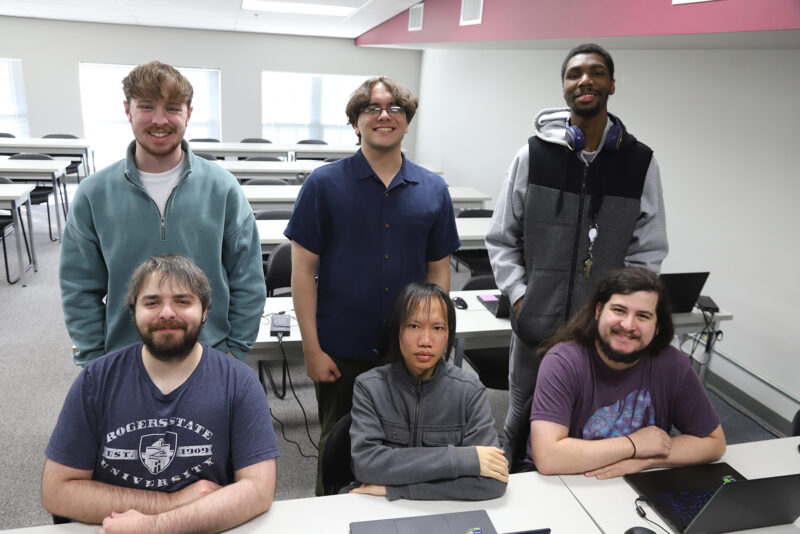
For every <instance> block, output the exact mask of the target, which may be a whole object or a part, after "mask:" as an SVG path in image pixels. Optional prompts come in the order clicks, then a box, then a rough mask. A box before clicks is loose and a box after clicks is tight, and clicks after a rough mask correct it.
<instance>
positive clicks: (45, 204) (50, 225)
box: [44, 195, 58, 241]
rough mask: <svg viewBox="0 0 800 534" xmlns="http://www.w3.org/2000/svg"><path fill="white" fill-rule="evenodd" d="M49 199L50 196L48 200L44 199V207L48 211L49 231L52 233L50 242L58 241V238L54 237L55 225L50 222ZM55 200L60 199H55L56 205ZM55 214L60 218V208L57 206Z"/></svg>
mask: <svg viewBox="0 0 800 534" xmlns="http://www.w3.org/2000/svg"><path fill="white" fill-rule="evenodd" d="M49 198H50V195H48V198H46V199H44V206H45V209H46V210H47V231H48V232H49V233H50V241H58V238H55V237H53V223H52V222H51V221H50V201H49V200H48V199H49ZM55 200H58V199H56V198H55V197H54V203H55ZM55 212H56V216H58V206H55Z"/></svg>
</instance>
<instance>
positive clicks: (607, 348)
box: [594, 320, 650, 364]
mask: <svg viewBox="0 0 800 534" xmlns="http://www.w3.org/2000/svg"><path fill="white" fill-rule="evenodd" d="M594 329H595V336H596V337H595V339H597V343H598V345H600V350H601V351H602V353H603V354H604V355H605V356H606V357H607V358H608V359H609V360H611V361H612V362H617V363H625V364H629V363H635V362H637V361H639V358H641V357H642V356H644V355H645V354H648V352H649V351H648V349H649V348H650V346H649V345H648V346H647V347H644V348H642V349H639V350H635V351H633V352H618V351H616V350H614V349H613V348H612V347H611V345H610V344H609V343H608V342H607V341H606V340H605V339H603V337H602V336H601V335H600V330H599V329H598V328H597V321H596V320H595V322H594Z"/></svg>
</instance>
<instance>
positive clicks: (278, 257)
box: [264, 241, 292, 297]
mask: <svg viewBox="0 0 800 534" xmlns="http://www.w3.org/2000/svg"><path fill="white" fill-rule="evenodd" d="M264 280H265V282H266V284H267V296H268V297H274V296H277V295H276V294H275V291H276V290H278V289H281V290H283V291H281V295H282V296H290V295H291V294H292V244H291V243H290V242H288V241H287V242H285V243H281V244H280V245H278V246H277V247H275V248H274V249H273V250H272V253H271V254H270V255H269V261H267V273H266V277H265V279H264ZM287 289H288V291H286V290H287Z"/></svg>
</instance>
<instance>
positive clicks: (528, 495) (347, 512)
mask: <svg viewBox="0 0 800 534" xmlns="http://www.w3.org/2000/svg"><path fill="white" fill-rule="evenodd" d="M278 469H280V459H278ZM480 509H483V510H486V512H487V513H488V514H489V518H490V519H491V520H492V523H493V524H494V526H495V527H496V528H497V531H498V532H501V533H503V532H513V531H520V530H530V529H534V528H545V527H547V528H550V529H552V532H553V534H574V533H581V534H584V533H587V534H588V533H594V532H600V531H599V530H598V529H597V527H596V526H595V525H594V523H593V522H592V520H591V518H590V517H589V516H588V515H587V514H586V512H584V511H583V509H582V508H581V506H580V504H579V503H578V501H576V500H575V498H574V497H573V496H572V495H571V494H570V492H569V491H568V490H567V488H566V486H565V485H564V484H563V483H562V482H561V480H560V479H559V478H558V477H545V476H542V475H540V474H539V473H520V474H516V475H511V477H510V480H509V483H508V488H507V490H506V493H505V495H503V496H502V497H499V498H497V499H492V500H489V501H412V500H405V499H400V500H397V501H392V502H390V501H388V500H387V499H386V497H374V496H372V495H356V494H345V495H331V496H328V497H309V498H306V499H289V500H285V501H275V502H273V503H272V508H271V509H270V510H269V511H267V512H266V513H264V514H261V515H260V516H258V517H255V518H253V519H252V520H250V521H248V522H247V523H245V524H243V525H240V526H238V527H236V528H234V529H231V530H229V531H228V532H231V533H234V534H262V533H263V534H323V533H324V534H348V533H349V532H350V523H351V522H353V521H370V520H374V519H388V518H393V517H408V516H415V515H428V514H440V513H446V512H461V511H466V510H480ZM96 531H97V526H90V525H84V524H72V525H48V526H42V527H34V528H29V529H19V530H12V531H8V532H14V533H16V534H61V533H74V534H80V533H87V534H88V533H94V532H96ZM431 534H436V533H431Z"/></svg>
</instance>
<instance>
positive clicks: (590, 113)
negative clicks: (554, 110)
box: [567, 93, 608, 118]
mask: <svg viewBox="0 0 800 534" xmlns="http://www.w3.org/2000/svg"><path fill="white" fill-rule="evenodd" d="M597 96H598V99H597V103H596V104H595V105H594V106H592V107H590V108H584V107H580V106H579V105H578V102H577V97H576V96H574V95H572V96H570V97H569V98H568V99H567V100H568V101H567V106H568V107H569V110H570V111H571V112H572V113H574V114H575V115H576V116H578V117H584V118H590V117H596V116H597V115H598V114H600V112H601V111H603V110H604V109H606V105H607V104H608V94H603V93H599V94H598V95H597Z"/></svg>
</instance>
